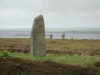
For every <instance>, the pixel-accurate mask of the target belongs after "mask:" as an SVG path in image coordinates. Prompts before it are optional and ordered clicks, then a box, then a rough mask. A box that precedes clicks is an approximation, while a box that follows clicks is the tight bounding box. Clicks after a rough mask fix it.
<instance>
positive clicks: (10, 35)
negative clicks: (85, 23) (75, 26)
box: [0, 31, 100, 39]
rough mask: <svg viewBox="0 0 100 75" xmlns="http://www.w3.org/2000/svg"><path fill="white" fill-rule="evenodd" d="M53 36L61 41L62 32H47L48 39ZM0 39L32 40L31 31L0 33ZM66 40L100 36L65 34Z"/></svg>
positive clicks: (99, 35)
mask: <svg viewBox="0 0 100 75" xmlns="http://www.w3.org/2000/svg"><path fill="white" fill-rule="evenodd" d="M50 34H53V38H54V39H61V38H62V37H61V36H62V34H63V33H60V32H46V38H49V36H47V35H50ZM0 38H30V32H29V31H0ZM65 38H66V39H71V38H74V39H100V34H78V33H65Z"/></svg>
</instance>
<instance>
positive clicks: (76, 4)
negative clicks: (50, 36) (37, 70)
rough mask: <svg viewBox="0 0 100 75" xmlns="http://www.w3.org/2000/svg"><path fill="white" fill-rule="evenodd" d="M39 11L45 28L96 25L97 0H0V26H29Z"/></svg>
mask: <svg viewBox="0 0 100 75" xmlns="http://www.w3.org/2000/svg"><path fill="white" fill-rule="evenodd" d="M40 14H42V15H43V16H44V21H45V27H46V28H77V27H86V28H88V27H89V28H100V0H0V28H31V27H32V23H33V20H34V18H35V17H36V16H38V15H40Z"/></svg>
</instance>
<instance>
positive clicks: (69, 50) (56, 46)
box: [0, 39, 100, 55]
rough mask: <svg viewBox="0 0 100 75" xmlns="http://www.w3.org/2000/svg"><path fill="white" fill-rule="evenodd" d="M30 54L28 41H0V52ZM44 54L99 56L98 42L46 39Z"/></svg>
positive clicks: (99, 41) (99, 43) (99, 42)
mask: <svg viewBox="0 0 100 75" xmlns="http://www.w3.org/2000/svg"><path fill="white" fill-rule="evenodd" d="M5 49H7V50H10V51H17V52H23V53H28V52H30V39H0V50H5ZM46 52H47V53H56V54H58V53H59V54H64V53H65V54H79V55H82V54H83V55H84V54H86V55H100V40H77V39H76V40H70V39H69V40H67V39H66V40H62V39H46Z"/></svg>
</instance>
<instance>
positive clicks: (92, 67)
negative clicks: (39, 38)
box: [0, 52, 100, 75]
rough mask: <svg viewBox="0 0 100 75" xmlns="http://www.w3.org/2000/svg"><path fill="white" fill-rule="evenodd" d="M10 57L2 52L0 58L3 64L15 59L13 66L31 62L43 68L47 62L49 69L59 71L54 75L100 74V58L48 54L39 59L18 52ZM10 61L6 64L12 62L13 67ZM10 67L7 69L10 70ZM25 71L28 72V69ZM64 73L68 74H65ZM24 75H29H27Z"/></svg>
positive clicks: (50, 72)
mask: <svg viewBox="0 0 100 75" xmlns="http://www.w3.org/2000/svg"><path fill="white" fill-rule="evenodd" d="M9 55H10V57H2V56H3V54H2V52H0V57H1V58H4V59H3V63H5V62H4V61H5V59H6V58H8V59H9V58H14V60H13V65H16V64H19V63H20V62H22V63H23V62H24V63H25V62H26V63H25V64H26V65H27V61H31V62H35V63H37V64H35V65H40V66H43V65H44V64H46V63H45V62H47V65H48V68H51V67H50V66H52V65H53V68H56V69H57V74H53V75H81V74H83V75H99V74H100V57H99V56H88V55H69V54H47V55H46V56H45V57H39V56H35V57H33V56H32V55H30V54H24V53H17V52H14V53H12V52H11V53H10V54H9ZM16 58H17V59H19V58H20V59H24V60H25V61H18V62H16V61H17V60H16ZM8 59H7V60H6V62H10V66H12V65H11V62H12V61H11V60H8ZM0 60H1V59H0ZM15 62H16V63H15ZM38 62H39V63H38ZM40 62H41V63H40ZM14 63H15V64H14ZM22 63H21V64H22ZM1 64H2V63H1ZM8 64H9V63H8ZM64 64H65V65H64ZM26 65H24V66H26ZM30 65H31V66H33V65H32V64H30ZM55 65H56V66H55ZM7 66H8V67H9V65H7ZM40 66H39V67H40ZM57 66H58V67H57ZM64 66H66V67H65V68H63V70H65V71H61V70H62V68H61V67H64ZM0 67H1V68H2V67H3V68H4V66H1V65H0ZM8 67H6V68H8ZM39 67H38V69H39ZM44 67H45V65H44ZM25 68H26V67H25ZM59 68H61V69H60V71H61V73H59V72H58V71H59ZM28 69H30V68H29V67H28ZM33 69H36V68H33ZM1 70H2V69H1ZM15 70H16V69H15ZM25 70H27V68H26V69H25ZM39 70H40V69H39ZM44 70H46V68H45V69H41V71H43V72H44ZM52 70H53V69H52V68H51V71H49V72H48V73H49V74H52ZM69 70H70V71H69ZM64 72H66V73H65V74H63V73H64ZM40 73H41V72H40ZM55 73H56V72H55ZM1 75H2V74H1ZM12 75H13V74H12ZM15 75H18V74H15ZM24 75H27V73H26V74H24ZM30 75H31V74H30ZM36 75H41V74H36ZM43 75H46V74H43Z"/></svg>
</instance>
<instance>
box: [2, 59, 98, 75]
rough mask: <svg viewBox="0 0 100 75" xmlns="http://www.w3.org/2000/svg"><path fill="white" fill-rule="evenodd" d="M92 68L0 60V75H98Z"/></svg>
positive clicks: (18, 60) (19, 60)
mask: <svg viewBox="0 0 100 75" xmlns="http://www.w3.org/2000/svg"><path fill="white" fill-rule="evenodd" d="M97 73H98V71H97V70H95V69H92V68H82V67H80V66H77V65H65V64H61V63H56V62H50V61H31V60H23V59H18V58H0V75H99V74H97Z"/></svg>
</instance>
